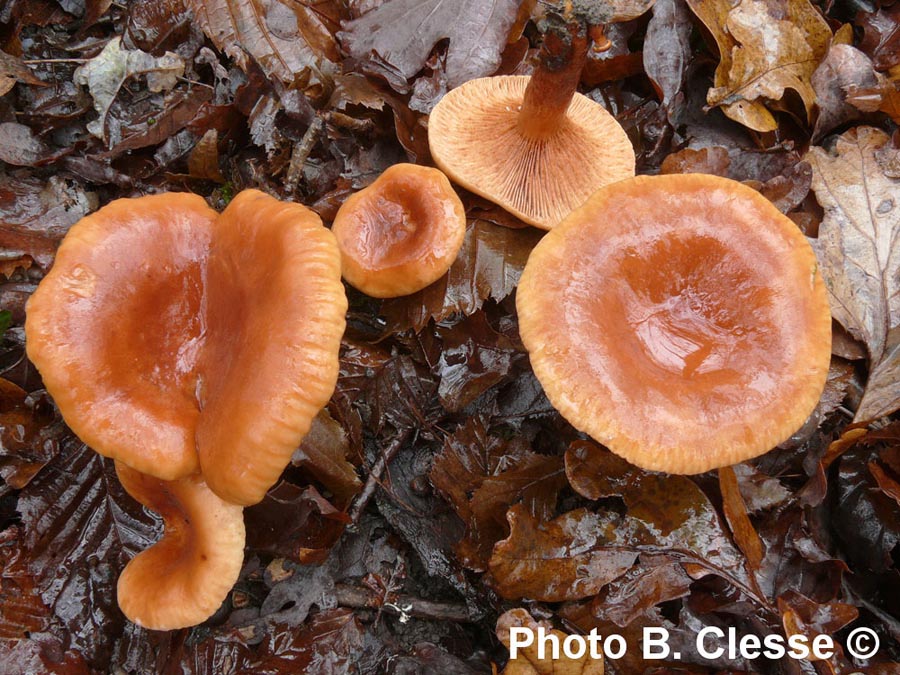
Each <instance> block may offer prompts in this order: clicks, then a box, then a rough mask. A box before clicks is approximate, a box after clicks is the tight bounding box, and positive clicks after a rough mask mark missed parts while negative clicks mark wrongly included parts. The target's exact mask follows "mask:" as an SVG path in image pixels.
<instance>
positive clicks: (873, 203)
mask: <svg viewBox="0 0 900 675" xmlns="http://www.w3.org/2000/svg"><path fill="white" fill-rule="evenodd" d="M889 140H890V139H889V137H888V135H887V134H885V133H884V132H883V131H879V130H878V129H874V128H871V127H858V128H856V129H851V130H850V131H848V132H846V133H845V134H843V135H842V136H840V137H839V138H838V139H837V142H836V144H835V146H834V148H833V149H832V150H831V151H828V150H826V149H824V148H820V147H813V148H811V149H810V151H809V153H808V154H807V155H806V159H807V161H808V162H809V163H810V164H811V165H812V167H813V190H814V191H815V193H816V198H817V199H818V201H819V203H820V204H821V205H822V207H823V208H824V209H825V218H824V220H823V221H822V225H821V227H820V228H819V238H818V239H817V240H815V242H814V247H815V249H816V253H817V255H818V258H819V265H820V268H821V272H822V277H823V278H824V280H825V285H826V287H827V288H828V291H829V294H830V296H831V309H832V314H833V315H834V317H835V318H836V319H837V320H838V321H839V322H840V323H841V324H842V325H843V326H844V327H845V328H846V329H847V330H848V331H849V332H850V334H851V335H853V337H855V338H857V339H858V340H861V341H862V342H864V343H865V344H866V345H867V347H868V350H869V363H870V368H869V380H868V383H867V384H866V390H865V393H864V395H863V398H862V401H861V402H860V405H859V408H858V409H857V411H856V418H855V419H856V421H866V420H871V419H875V418H877V417H881V416H883V415H888V414H890V413H891V412H893V411H894V410H897V408H900V386H898V383H900V198H898V196H897V195H898V189H900V180H897V179H895V178H889V177H888V176H886V175H885V172H884V170H883V168H882V163H885V162H886V163H888V164H890V163H891V162H897V160H898V154H900V153H898V151H897V150H896V149H894V148H893V147H891V146H890V145H888V143H889Z"/></svg>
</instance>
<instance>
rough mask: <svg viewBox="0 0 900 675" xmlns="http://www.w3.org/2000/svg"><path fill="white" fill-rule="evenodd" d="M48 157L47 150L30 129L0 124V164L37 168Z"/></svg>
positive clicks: (4, 123)
mask: <svg viewBox="0 0 900 675" xmlns="http://www.w3.org/2000/svg"><path fill="white" fill-rule="evenodd" d="M49 155H50V150H49V148H48V147H47V146H46V145H45V144H44V142H43V141H42V140H41V139H40V138H38V137H37V136H35V135H34V132H33V131H32V130H31V127H27V126H25V125H24V124H19V123H18V122H3V123H2V124H0V162H6V163H7V164H12V165H13V166H38V165H39V164H41V163H42V162H43V161H45V160H46V159H47V158H48V156H49Z"/></svg>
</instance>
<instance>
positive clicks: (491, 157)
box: [428, 28, 635, 230]
mask: <svg viewBox="0 0 900 675" xmlns="http://www.w3.org/2000/svg"><path fill="white" fill-rule="evenodd" d="M562 33H566V34H562ZM586 54H587V39H586V36H585V35H584V32H583V31H579V30H574V29H573V28H566V29H562V30H557V31H551V32H548V33H547V35H546V36H545V38H544V54H543V62H542V64H541V65H540V67H539V68H538V70H537V71H536V72H535V74H534V75H533V76H531V77H530V78H529V77H521V76H503V77H486V78H480V79H476V80H471V81H469V82H466V83H465V84H463V85H462V86H460V87H458V88H457V89H454V90H453V91H451V92H449V93H448V94H447V95H446V96H444V98H443V99H441V101H440V102H439V103H438V104H437V106H436V107H435V108H434V110H433V111H432V113H431V116H430V118H429V121H428V141H429V145H430V147H431V154H432V155H433V157H434V160H435V162H436V163H437V165H438V166H439V167H440V168H441V169H443V170H444V172H446V173H447V175H448V176H450V178H452V179H453V180H454V181H456V182H457V183H459V184H460V185H462V186H463V187H465V188H466V189H468V190H471V191H472V192H475V193H477V194H479V195H481V196H483V197H485V198H486V199H489V200H491V201H492V202H494V203H496V204H498V205H500V206H502V207H503V208H504V209H506V210H507V211H509V212H510V213H512V214H514V215H516V216H518V217H519V218H521V219H522V220H524V221H525V222H526V223H529V224H531V225H536V226H537V227H540V228H543V229H545V230H548V229H551V228H553V227H554V226H555V225H556V224H557V223H559V221H560V220H562V219H563V218H564V217H565V216H567V215H568V214H569V213H571V212H572V211H573V210H574V209H575V208H577V207H578V206H580V205H581V204H582V203H584V201H585V200H586V199H587V198H588V197H589V196H590V195H591V193H593V192H594V191H595V190H597V189H598V188H600V187H602V186H604V185H606V184H608V183H613V182H615V181H618V180H622V179H623V178H628V177H631V176H633V175H634V161H635V160H634V150H633V149H632V147H631V142H630V141H629V140H628V137H627V136H626V135H625V131H624V130H623V129H622V127H621V126H619V123H618V122H616V120H615V118H614V117H613V116H612V115H610V114H609V113H608V112H606V110H604V108H603V107H602V106H601V105H599V104H598V103H595V102H594V101H592V100H591V99H589V98H587V97H586V96H583V95H581V94H578V93H576V89H577V87H578V81H579V77H580V75H581V70H582V68H583V66H584V63H585V58H586Z"/></svg>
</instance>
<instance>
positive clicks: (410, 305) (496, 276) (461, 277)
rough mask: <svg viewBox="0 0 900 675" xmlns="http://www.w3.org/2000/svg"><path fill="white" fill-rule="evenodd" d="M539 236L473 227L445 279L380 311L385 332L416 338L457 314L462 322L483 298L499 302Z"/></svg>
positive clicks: (516, 280)
mask: <svg viewBox="0 0 900 675" xmlns="http://www.w3.org/2000/svg"><path fill="white" fill-rule="evenodd" d="M542 235H543V232H540V231H539V230H536V229H534V228H526V229H524V230H521V231H520V230H511V229H509V228H507V227H501V226H499V225H495V224H493V223H489V222H486V221H482V220H476V221H474V222H473V223H471V224H470V226H469V229H468V230H467V231H466V238H465V240H464V241H463V245H462V248H461V249H460V251H459V256H458V257H457V258H456V262H454V263H453V266H452V267H451V268H450V271H449V272H447V274H446V276H444V277H443V278H441V279H439V280H438V281H436V282H435V283H433V284H431V286H428V287H427V288H425V289H423V290H421V291H419V292H418V293H413V294H412V295H409V296H406V297H405V298H396V299H394V300H388V301H386V302H385V303H384V304H383V305H382V313H383V314H384V315H385V316H386V317H387V319H388V323H389V328H390V330H391V331H392V332H399V331H404V330H407V329H409V328H412V329H414V330H415V331H417V332H418V331H420V330H422V328H424V327H425V324H427V323H428V321H429V320H430V319H434V320H435V321H442V320H443V319H446V318H447V317H448V316H450V315H451V314H454V313H457V312H459V313H461V314H465V315H466V316H468V315H470V314H474V313H475V312H477V311H478V310H479V309H481V306H482V305H483V304H484V301H485V300H487V299H488V298H491V299H494V300H498V301H499V300H502V299H503V298H505V297H506V296H508V295H509V294H510V293H512V292H513V290H514V289H515V287H516V285H517V284H518V283H519V277H521V276H522V270H523V269H525V263H526V261H527V260H528V255H529V254H530V253H531V249H533V248H534V246H535V245H536V244H537V242H538V241H539V240H540V238H541V236H542Z"/></svg>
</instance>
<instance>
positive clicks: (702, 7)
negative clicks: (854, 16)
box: [688, 0, 831, 131]
mask: <svg viewBox="0 0 900 675" xmlns="http://www.w3.org/2000/svg"><path fill="white" fill-rule="evenodd" d="M688 5H689V6H690V8H691V9H692V10H693V12H694V14H696V15H697V17H698V18H699V19H700V20H701V21H702V22H703V24H704V25H705V26H706V28H707V29H708V30H709V31H710V33H712V36H713V38H714V39H715V41H716V44H717V45H718V47H719V58H720V61H719V67H718V68H717V69H716V75H715V81H714V85H715V86H714V87H713V88H712V89H710V90H709V93H708V95H707V103H708V104H709V105H710V106H714V107H715V106H721V107H722V110H723V111H724V113H725V114H726V115H727V116H728V117H730V118H731V119H733V120H735V121H736V122H740V123H741V124H743V125H744V126H746V127H749V128H750V129H754V130H756V131H773V130H774V129H775V128H776V127H777V123H776V121H775V118H774V117H773V116H772V113H771V112H769V110H768V108H767V104H768V103H771V102H775V101H780V100H781V99H782V97H783V96H784V92H785V90H786V89H792V90H794V91H796V92H797V94H799V96H800V98H801V99H802V101H803V103H804V106H805V108H806V117H807V118H808V119H810V120H811V119H812V114H813V105H814V104H815V100H816V93H815V91H814V90H813V88H812V84H811V83H810V80H811V78H812V74H813V73H814V72H815V70H816V68H817V67H818V65H819V63H820V62H821V61H822V59H824V58H825V54H826V52H827V51H828V45H829V42H830V40H831V29H830V28H829V27H828V24H827V23H826V22H825V19H823V18H822V15H821V14H819V12H818V10H817V9H816V8H815V7H814V6H813V5H812V4H810V3H809V1H808V0H775V1H774V2H764V1H763V0H742V2H740V3H739V4H737V5H732V3H731V2H730V0H714V1H712V2H701V1H700V0H688ZM762 35H765V38H764V39H761V36H762Z"/></svg>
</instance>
